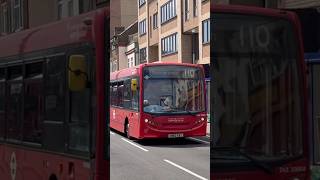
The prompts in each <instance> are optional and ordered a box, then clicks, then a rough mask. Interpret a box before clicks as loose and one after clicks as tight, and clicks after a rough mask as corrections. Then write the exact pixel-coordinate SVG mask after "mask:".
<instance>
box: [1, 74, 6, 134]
mask: <svg viewBox="0 0 320 180" xmlns="http://www.w3.org/2000/svg"><path fill="white" fill-rule="evenodd" d="M5 78H6V76H5V68H0V140H3V139H4V138H5V131H6V127H5V89H6V88H5Z"/></svg>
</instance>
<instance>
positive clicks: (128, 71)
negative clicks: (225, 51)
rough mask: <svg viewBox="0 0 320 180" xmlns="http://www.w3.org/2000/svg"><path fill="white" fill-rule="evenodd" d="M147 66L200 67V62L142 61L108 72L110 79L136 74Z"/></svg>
mask: <svg viewBox="0 0 320 180" xmlns="http://www.w3.org/2000/svg"><path fill="white" fill-rule="evenodd" d="M147 66H189V67H202V65H201V64H188V63H173V62H154V63H144V64H140V65H138V66H135V67H131V68H126V69H122V70H120V71H116V72H112V73H110V80H111V81H112V80H115V79H122V78H125V77H130V76H133V75H138V74H139V70H140V69H141V68H143V67H147Z"/></svg>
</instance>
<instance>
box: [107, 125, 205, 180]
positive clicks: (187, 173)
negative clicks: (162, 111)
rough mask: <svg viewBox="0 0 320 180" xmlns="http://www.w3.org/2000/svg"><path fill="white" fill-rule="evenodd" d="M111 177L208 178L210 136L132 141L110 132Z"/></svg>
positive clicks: (143, 179)
mask: <svg viewBox="0 0 320 180" xmlns="http://www.w3.org/2000/svg"><path fill="white" fill-rule="evenodd" d="M110 140H111V141H110V143H111V144H110V145H111V146H110V150H111V151H110V158H111V167H110V168H111V169H110V170H111V174H110V176H111V180H208V179H209V174H210V172H209V170H210V167H209V165H210V150H209V148H210V144H209V138H208V137H199V138H185V139H160V140H143V141H137V140H128V139H127V138H125V137H124V136H123V135H122V134H120V133H117V132H115V131H111V132H110Z"/></svg>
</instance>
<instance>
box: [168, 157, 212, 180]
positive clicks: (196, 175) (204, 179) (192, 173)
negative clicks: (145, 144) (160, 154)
mask: <svg viewBox="0 0 320 180" xmlns="http://www.w3.org/2000/svg"><path fill="white" fill-rule="evenodd" d="M164 161H165V162H167V163H169V164H171V165H173V166H175V167H177V168H179V169H181V170H183V171H185V172H187V173H189V174H191V175H193V176H195V177H197V178H199V179H202V180H208V179H207V178H204V177H202V176H200V175H198V174H196V173H194V172H192V171H190V170H189V169H186V168H184V167H182V166H180V165H178V164H176V163H174V162H172V161H169V160H167V159H164Z"/></svg>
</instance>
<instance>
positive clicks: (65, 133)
mask: <svg viewBox="0 0 320 180" xmlns="http://www.w3.org/2000/svg"><path fill="white" fill-rule="evenodd" d="M108 39H109V9H108V8H101V9H98V10H95V11H92V12H89V13H87V14H83V15H80V16H76V17H72V18H68V19H65V20H62V21H59V22H55V23H52V24H48V25H45V26H41V27H37V28H35V29H29V30H25V31H22V32H18V33H14V34H12V35H7V36H4V37H1V38H0V177H1V178H0V179H5V180H7V179H9V180H10V179H12V180H26V179H32V180H62V179H69V180H72V179H76V180H88V179H92V180H93V179H94V180H102V179H103V180H105V179H109V164H110V163H109V162H110V157H109V152H108V151H109V150H108V149H109V147H108V145H109V132H108V129H109V127H108V124H109V122H108V119H106V117H109V112H108V111H106V107H107V108H108V106H109V104H108V103H106V102H109V100H108V96H106V94H107V93H108V91H109V88H106V86H105V83H107V82H108V81H109V73H107V72H106V71H107V70H109V67H108V66H109V52H108V49H109V40H108Z"/></svg>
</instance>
